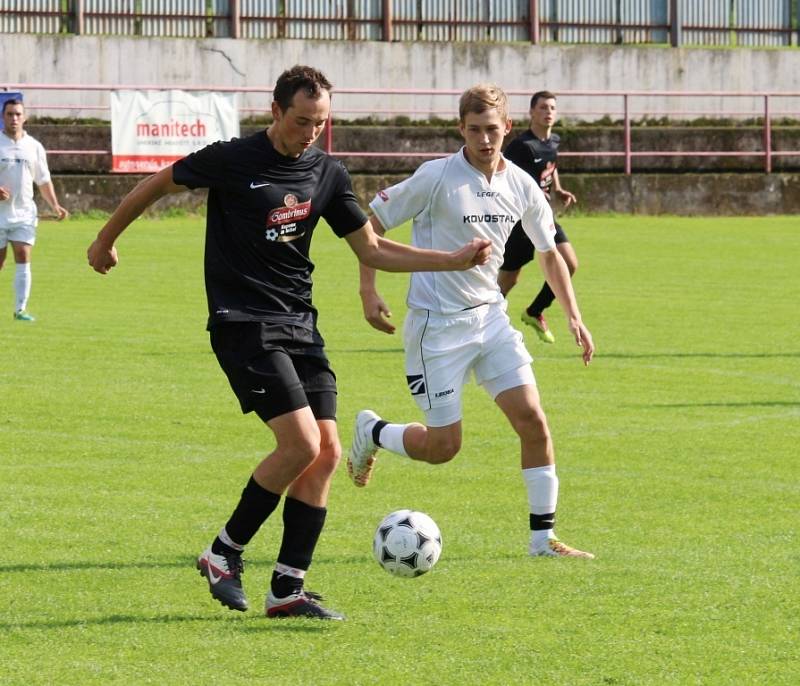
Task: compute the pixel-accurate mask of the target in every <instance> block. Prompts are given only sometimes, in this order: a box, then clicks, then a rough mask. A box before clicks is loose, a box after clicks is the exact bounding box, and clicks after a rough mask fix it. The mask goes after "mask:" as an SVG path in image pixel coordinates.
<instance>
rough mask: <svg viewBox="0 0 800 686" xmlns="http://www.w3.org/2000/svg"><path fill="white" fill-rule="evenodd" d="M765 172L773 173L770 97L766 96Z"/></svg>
mask: <svg viewBox="0 0 800 686" xmlns="http://www.w3.org/2000/svg"><path fill="white" fill-rule="evenodd" d="M764 171H765V172H766V173H767V174H771V173H772V124H771V123H770V120H769V95H765V96H764Z"/></svg>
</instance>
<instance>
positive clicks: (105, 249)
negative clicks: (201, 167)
mask: <svg viewBox="0 0 800 686" xmlns="http://www.w3.org/2000/svg"><path fill="white" fill-rule="evenodd" d="M185 190H187V189H186V187H185V186H179V185H177V184H176V183H175V182H174V181H173V180H172V166H169V167H165V168H164V169H162V170H161V171H159V172H156V173H155V174H153V175H152V176H148V177H147V178H146V179H143V180H142V181H140V182H139V183H138V184H137V185H136V187H135V188H134V189H133V190H132V191H131V192H130V193H128V195H126V196H125V197H124V198H123V199H122V202H121V203H120V204H119V205H118V206H117V209H116V210H114V213H113V214H112V215H111V217H110V218H109V220H108V221H107V222H106V224H105V226H104V227H103V228H102V229H100V233H98V234H97V238H96V239H95V240H94V242H93V243H92V244H91V245H90V246H89V249H88V250H87V251H86V255H87V257H88V258H89V266H90V267H92V269H94V270H95V271H96V272H99V273H100V274H107V273H108V271H109V270H110V269H111V268H112V267H115V266H116V264H117V262H118V261H119V259H118V258H117V249H116V248H115V247H114V242H115V241H116V240H117V238H118V237H119V235H120V234H121V233H122V232H123V231H124V230H125V229H127V228H128V226H129V225H130V224H131V223H132V222H133V221H134V219H136V218H137V217H138V216H139V215H140V214H142V212H144V211H145V210H146V209H147V208H148V207H150V205H152V204H153V203H154V202H155V201H156V200H158V199H160V198H163V197H164V196H165V195H168V194H169V193H180V192H181V191H185Z"/></svg>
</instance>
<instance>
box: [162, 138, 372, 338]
mask: <svg viewBox="0 0 800 686" xmlns="http://www.w3.org/2000/svg"><path fill="white" fill-rule="evenodd" d="M172 178H173V181H174V182H175V183H176V184H179V185H181V186H186V187H188V188H208V189H209V193H208V214H207V219H206V244H205V281H206V295H207V298H208V312H209V318H208V328H209V329H210V328H212V327H213V326H215V325H217V324H220V323H223V322H241V321H257V322H269V323H272V324H275V325H276V329H278V330H281V331H283V332H284V334H282V335H281V337H285V335H290V336H291V337H294V338H295V339H298V338H299V340H296V342H297V343H301V344H302V343H305V344H316V345H322V338H321V336H320V335H319V332H318V331H317V327H316V323H317V310H316V309H315V308H314V306H313V305H312V299H311V287H312V282H311V274H312V272H313V271H314V264H313V263H312V262H311V259H310V258H309V248H310V243H311V237H312V235H313V233H314V229H315V228H316V226H317V223H318V222H319V220H320V218H323V219H325V221H326V222H327V223H328V225H329V226H330V227H331V228H332V229H333V231H334V233H335V234H336V235H337V236H339V237H340V238H341V237H344V236H346V235H347V234H349V233H351V232H352V231H355V230H357V229H360V228H361V227H362V226H364V224H365V223H366V222H367V216H366V215H365V214H364V212H363V210H362V209H361V208H360V207H359V205H358V201H357V199H356V196H355V194H354V193H353V188H352V183H351V180H350V176H349V174H348V173H347V170H346V169H345V168H344V165H342V164H341V163H340V162H339V161H338V160H335V159H334V158H332V157H331V156H329V155H327V154H325V153H324V152H322V151H321V150H319V149H317V148H313V147H312V148H309V149H307V150H306V151H304V152H303V154H302V155H300V157H297V158H293V157H286V156H284V155H281V154H280V153H278V152H277V151H276V150H275V148H274V147H273V145H272V142H271V141H270V140H269V137H268V136H267V135H266V133H265V132H264V131H261V132H259V133H257V134H254V135H252V136H248V137H246V138H235V139H233V140H231V141H228V142H218V143H213V144H211V145H209V146H207V147H205V148H203V149H201V150H198V151H197V152H194V153H192V154H191V155H188V156H187V157H184V158H183V159H181V160H179V161H178V162H176V163H175V164H174V165H173V171H172ZM286 332H290V333H288V334H287V333H286Z"/></svg>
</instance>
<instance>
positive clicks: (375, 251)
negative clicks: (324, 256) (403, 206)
mask: <svg viewBox="0 0 800 686" xmlns="http://www.w3.org/2000/svg"><path fill="white" fill-rule="evenodd" d="M374 221H376V222H377V221H378V220H377V219H375V220H374ZM345 238H346V239H347V242H348V244H349V245H350V248H351V249H352V250H353V252H354V253H355V254H356V255H357V256H358V259H359V261H360V262H361V263H362V264H365V265H367V266H368V267H372V268H373V269H380V270H381V271H385V272H447V271H465V270H467V269H471V268H472V267H475V266H477V265H481V264H486V263H487V262H488V261H489V258H490V257H491V254H492V247H491V246H492V243H491V241H489V240H487V239H484V238H473V239H472V240H471V241H470V242H469V243H467V244H466V245H465V246H464V247H463V248H460V249H459V250H454V251H452V252H444V251H443V250H426V249H424V248H416V247H414V246H413V245H405V244H403V243H396V242H395V241H391V240H389V239H388V238H383V237H382V236H378V235H377V234H376V233H375V231H374V230H373V228H372V223H371V221H369V222H367V223H366V224H364V226H362V227H361V228H360V229H358V231H353V232H352V233H349V234H347V236H346V237H345Z"/></svg>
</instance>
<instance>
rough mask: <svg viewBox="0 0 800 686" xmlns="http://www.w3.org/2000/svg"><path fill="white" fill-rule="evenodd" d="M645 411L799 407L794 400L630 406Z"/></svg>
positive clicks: (799, 404) (798, 403)
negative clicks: (692, 408)
mask: <svg viewBox="0 0 800 686" xmlns="http://www.w3.org/2000/svg"><path fill="white" fill-rule="evenodd" d="M629 407H636V408H639V409H645V410H673V409H677V408H688V407H800V402H798V401H796V400H750V401H746V402H729V403H722V402H713V403H653V404H651V405H630V406H629Z"/></svg>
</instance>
